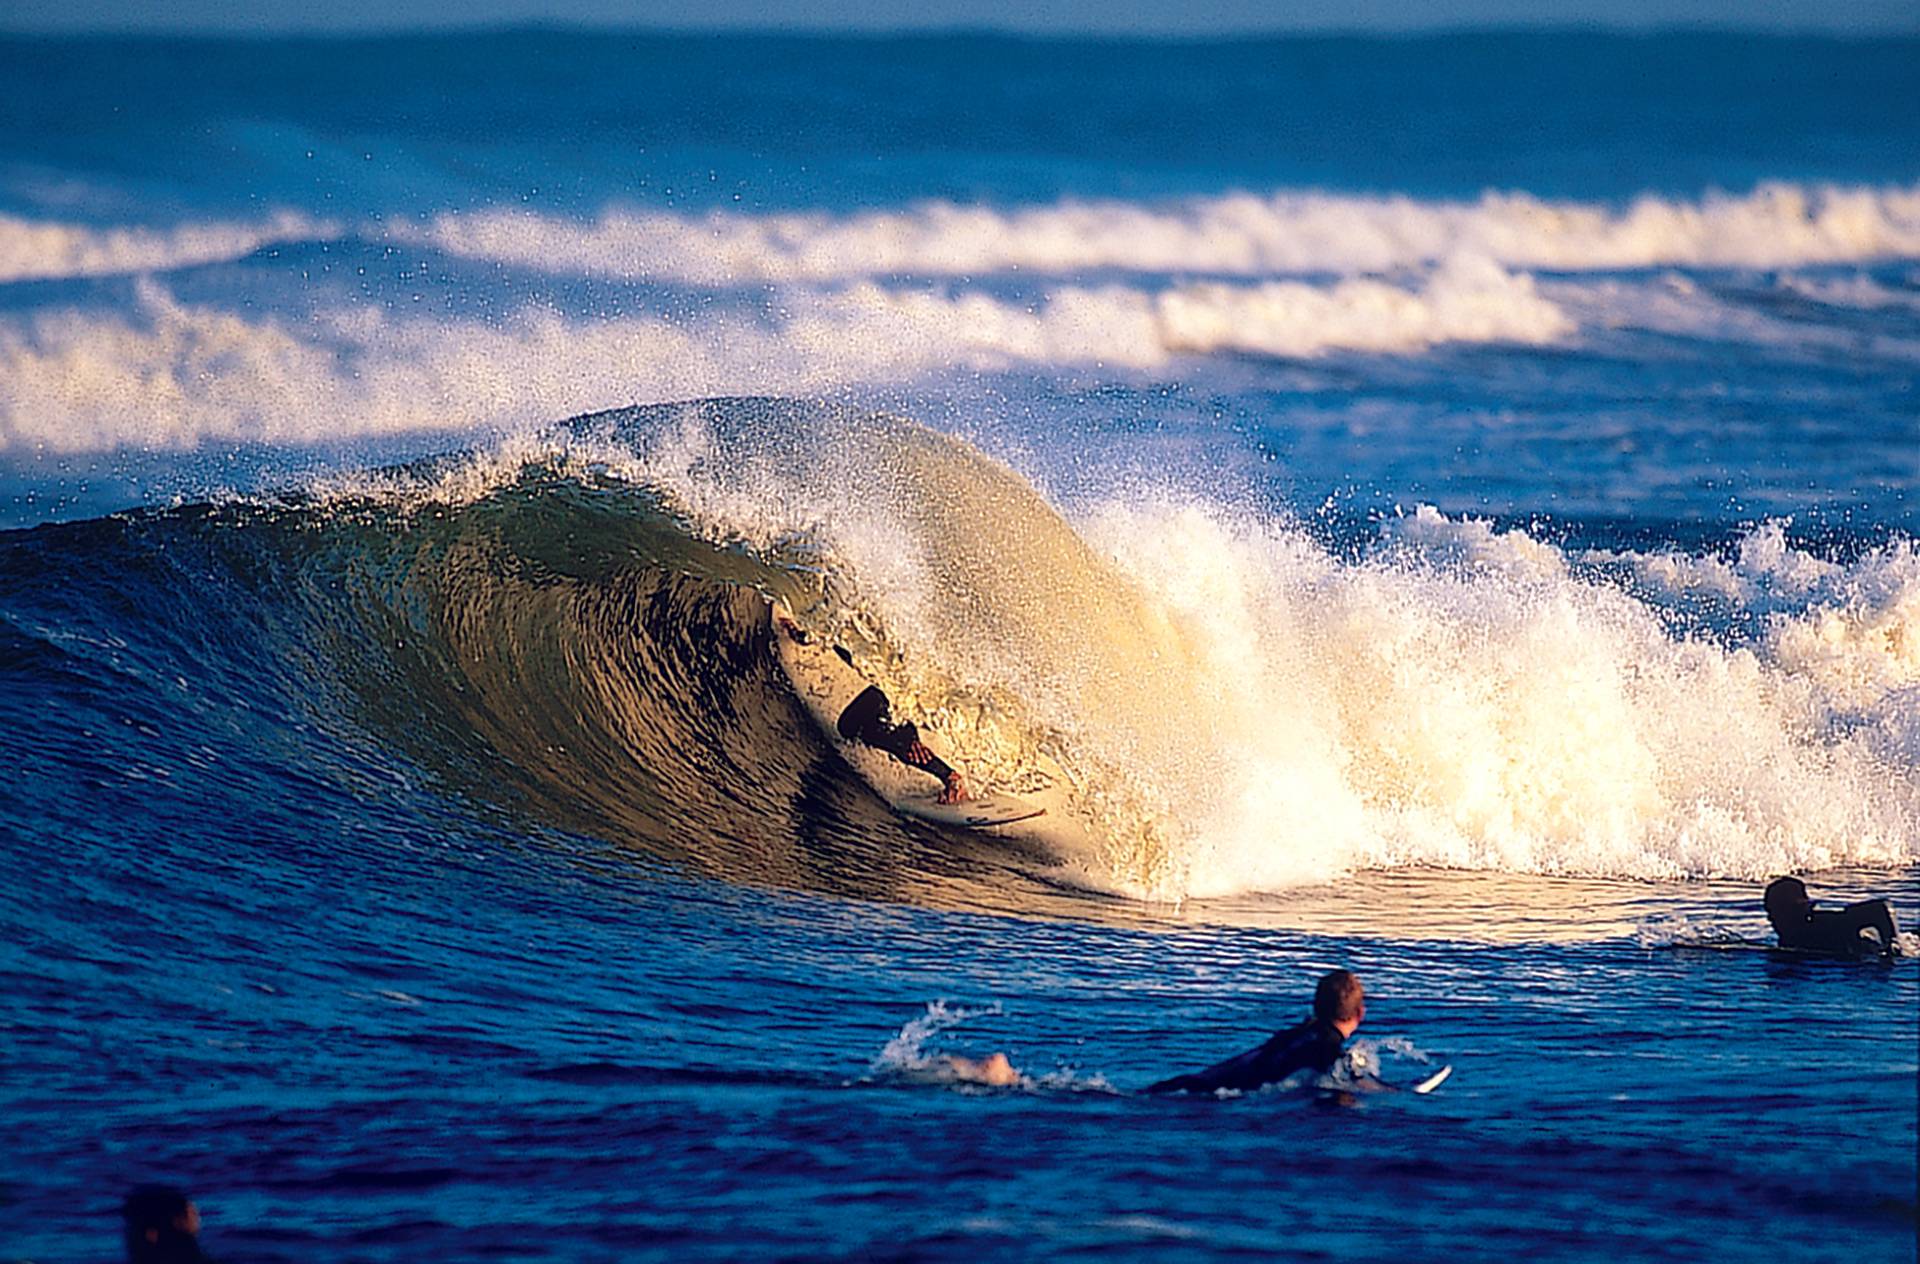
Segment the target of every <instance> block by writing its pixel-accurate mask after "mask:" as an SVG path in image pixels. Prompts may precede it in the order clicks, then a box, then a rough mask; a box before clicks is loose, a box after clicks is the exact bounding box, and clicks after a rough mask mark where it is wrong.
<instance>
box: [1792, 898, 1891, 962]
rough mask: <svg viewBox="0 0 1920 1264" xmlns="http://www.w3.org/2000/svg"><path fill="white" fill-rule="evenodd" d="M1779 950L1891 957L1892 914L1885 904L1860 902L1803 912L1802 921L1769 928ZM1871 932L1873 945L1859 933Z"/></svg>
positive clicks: (1849, 955) (1882, 902)
mask: <svg viewBox="0 0 1920 1264" xmlns="http://www.w3.org/2000/svg"><path fill="white" fill-rule="evenodd" d="M1773 929H1774V930H1775V931H1776V932H1778V933H1779V935H1780V946H1781V947H1782V948H1794V949H1798V950H1799V951H1801V952H1828V953H1833V954H1835V955H1836V956H1842V957H1873V956H1879V955H1881V954H1887V955H1891V954H1892V953H1893V940H1894V934H1895V932H1894V926H1893V910H1892V909H1890V908H1888V907H1887V902H1886V901H1885V900H1862V901H1861V902H1860V903H1858V904H1849V905H1847V907H1845V908H1843V909H1835V910H1831V911H1829V910H1824V909H1813V908H1810V909H1808V910H1807V916H1806V920H1805V921H1799V920H1791V921H1789V920H1784V919H1783V920H1780V921H1776V922H1774V924H1773ZM1863 930H1872V931H1874V932H1875V933H1876V934H1877V935H1879V939H1878V940H1877V941H1876V940H1874V939H1872V938H1870V937H1869V936H1866V935H1863V934H1861V933H1860V932H1861V931H1863Z"/></svg>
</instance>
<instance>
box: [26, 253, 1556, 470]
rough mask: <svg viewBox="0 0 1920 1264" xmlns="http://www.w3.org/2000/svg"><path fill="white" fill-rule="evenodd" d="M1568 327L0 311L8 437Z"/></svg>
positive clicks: (881, 303)
mask: <svg viewBox="0 0 1920 1264" xmlns="http://www.w3.org/2000/svg"><path fill="white" fill-rule="evenodd" d="M1570 327H1571V326H1570V323H1569V322H1568V321H1567V320H1566V318H1565V317H1564V316H1563V315H1561V314H1560V312H1559V311H1558V309H1556V308H1555V307H1554V306H1553V304H1551V303H1549V302H1547V301H1546V300H1544V299H1542V298H1540V297H1539V296H1538V295H1537V294H1536V293H1534V290H1533V286H1532V284H1531V282H1530V281H1529V280H1528V279H1527V278H1525V277H1514V276H1510V275H1508V274H1506V273H1504V272H1502V271H1500V270H1499V269H1497V268H1494V267H1492V266H1491V265H1462V266H1459V267H1455V268H1449V269H1445V270H1442V271H1441V272H1439V273H1437V274H1436V275H1435V276H1434V277H1432V278H1430V279H1429V280H1428V281H1427V282H1426V283H1425V284H1424V285H1422V286H1420V287H1418V288H1415V289H1409V290H1402V289H1398V288H1396V287H1393V286H1389V285H1386V284H1384V283H1382V282H1377V281H1348V282H1342V283H1340V284H1338V285H1335V286H1331V287H1321V288H1316V287H1312V286H1307V285H1304V284H1300V283H1296V282H1285V283H1279V282H1276V283H1270V284H1267V285H1262V286H1256V287H1246V288H1238V289H1236V288H1232V287H1226V286H1221V285H1205V286H1195V287H1187V288H1182V289H1176V290H1173V291H1167V292H1161V293H1153V292H1149V291H1143V290H1137V289H1130V288H1126V287H1121V286H1109V287H1104V288H1100V289H1081V288H1076V287H1067V288H1064V289H1062V290H1060V291H1057V292H1056V293H1054V294H1053V295H1051V296H1050V297H1049V299H1048V300H1047V301H1046V302H1045V303H1043V304H1040V305H1037V306H1035V307H1031V308H1029V307H1027V306H1024V305H1021V304H1016V303H1011V302H1006V301H1002V300H999V299H996V298H993V297H990V296H988V295H985V294H981V293H978V292H964V291H963V292H959V293H947V292H944V291H942V290H937V289H888V288H884V287H881V286H878V285H875V284H872V283H869V282H862V283H860V284H857V285H854V286H851V287H848V288H847V289H844V290H840V291H835V292H832V293H824V294H819V295H812V296H806V297H804V298H798V297H797V298H795V299H794V300H793V301H792V303H791V304H790V305H789V308H788V311H787V313H786V315H785V316H784V318H779V319H772V320H770V319H767V318H764V317H762V316H761V315H760V314H759V313H757V312H753V311H737V310H736V311H728V310H721V311H716V312H709V313H703V314H701V315H699V316H696V317H693V318H689V319H687V320H674V319H669V318H667V317H663V316H652V315H648V316H629V317H615V318H607V319H583V318H571V317H566V316H563V315H560V314H558V313H556V312H554V311H552V310H550V309H547V308H542V307H526V308H522V309H521V310H519V311H518V312H517V313H515V314H513V315H511V316H509V317H507V318H505V319H503V320H501V321H499V322H498V323H492V324H482V323H479V322H475V321H450V322H441V321H434V320H431V319H427V318H397V317H395V316H393V315H390V314H388V313H387V312H386V311H385V310H384V309H382V308H379V307H374V306H364V307H357V308H347V309H340V310H334V311H323V312H320V313H319V314H317V315H315V316H312V317H310V318H307V319H304V320H298V321H296V320H294V319H292V318H282V317H253V318H248V317H243V316H240V315H237V314H235V313H233V312H230V311H227V310H224V309H222V308H218V307H213V306H207V305H197V304H185V303H181V302H179V301H178V300H176V299H175V298H174V297H173V296H172V294H171V293H170V292H169V291H168V290H167V289H166V288H165V287H163V286H161V285H160V284H158V283H157V282H154V281H152V280H146V279H143V280H141V281H140V282H139V283H138V284H137V286H136V300H135V307H134V310H133V311H131V312H127V313H106V314H101V313H94V312H86V311H80V310H73V309H59V310H54V311H45V312H39V313H36V314H31V315H26V316H22V317H16V318H12V319H6V320H0V450H4V449H8V448H14V449H18V448H30V449H31V448H49V449H53V450H56V451H89V450H100V449H108V448H115V447H122V446H139V447H146V448H184V447H191V446H194V445H197V444H201V443H205V442H208V441H252V442H266V443H311V442H320V441H329V440H336V439H340V438H343V437H350V436H360V435H377V434H391V433H398V432H406V431H424V430H466V429H472V428H475V427H480V426H494V427H499V426H516V425H527V424H538V423H542V422H547V421H551V420H553V419H555V418H559V417H564V416H568V415H571V414H575V413H580V412H586V411H591V410H594V409H598V408H605V407H616V406H620V405H625V404H630V403H640V402H658V401H665V400H672V399H681V398H689V397H695V396H713V395H725V394H752V393H774V394H809V395H828V394H832V393H834V392H836V391H840V390H844V389H847V388H851V387H858V386H866V385H874V384H888V385H892V384H902V383H909V382H914V381H917V380H920V379H922V378H925V377H927V376H929V375H935V374H943V373H952V372H970V371H979V370H999V369H1005V368H1008V367H1012V366H1022V365H1035V364H1037V365H1057V364H1065V365H1089V366H1107V367H1109V368H1112V369H1114V370H1116V371H1121V372H1132V373H1141V372H1149V371H1153V370H1156V369H1160V368H1162V367H1164V366H1166V365H1167V364H1168V363H1169V362H1170V361H1171V360H1172V359H1173V358H1174V357H1176V356H1178V355H1183V354H1187V355H1193V354H1206V353H1212V352H1223V351H1224V352H1236V351H1254V352H1262V353H1267V354H1277V355H1292V356H1313V355H1319V354H1324V353H1326V352H1329V351H1334V350H1341V349H1351V350H1364V351H1376V352H1409V353H1410V352H1417V351H1419V350H1421V349H1424V348H1426V347H1429V346H1433V345H1435V344H1438V343H1444V342H1451V341H1514V342H1542V341H1549V340H1552V339H1554V338H1558V337H1560V336H1562V335H1564V334H1565V333H1566V332H1568V331H1569V329H1570Z"/></svg>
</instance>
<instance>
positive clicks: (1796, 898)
mask: <svg viewBox="0 0 1920 1264" xmlns="http://www.w3.org/2000/svg"><path fill="white" fill-rule="evenodd" d="M1763 902H1764V903H1765V904H1766V907H1767V920H1768V921H1770V922H1772V923H1773V925H1774V929H1776V930H1778V929H1779V928H1780V927H1781V926H1782V925H1792V924H1794V923H1796V922H1804V921H1806V920H1807V914H1808V913H1809V912H1811V911H1812V909H1813V901H1812V900H1811V899H1809V898H1808V896H1807V884H1806V883H1804V882H1802V881H1800V879H1798V878H1775V879H1774V880H1773V881H1772V882H1769V883H1768V884H1767V894H1766V896H1765V898H1764V901H1763Z"/></svg>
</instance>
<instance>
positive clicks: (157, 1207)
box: [120, 1185, 200, 1261]
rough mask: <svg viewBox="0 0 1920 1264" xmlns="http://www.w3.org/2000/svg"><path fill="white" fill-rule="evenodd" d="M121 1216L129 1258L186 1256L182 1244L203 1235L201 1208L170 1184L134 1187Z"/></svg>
mask: <svg viewBox="0 0 1920 1264" xmlns="http://www.w3.org/2000/svg"><path fill="white" fill-rule="evenodd" d="M120 1220H121V1223H122V1224H123V1225H124V1226H125V1228H126V1243H127V1258H128V1259H129V1260H136V1261H138V1260H172V1259H181V1258H185V1257H184V1256H183V1255H182V1251H183V1248H185V1247H186V1246H187V1245H189V1244H191V1243H192V1242H193V1241H194V1240H195V1239H196V1238H198V1237H199V1236H200V1209H199V1208H198V1207H195V1206H194V1205H193V1200H192V1199H191V1198H188V1197H187V1196H186V1194H185V1193H183V1192H182V1191H180V1190H177V1189H174V1188H173V1187H172V1186H170V1185H141V1186H138V1187H137V1188H135V1189H134V1191H133V1192H132V1193H130V1194H128V1195H127V1198H126V1201H125V1202H123V1203H121V1204H120ZM193 1258H195V1259H198V1258H199V1256H198V1255H197V1254H196V1255H194V1256H193Z"/></svg>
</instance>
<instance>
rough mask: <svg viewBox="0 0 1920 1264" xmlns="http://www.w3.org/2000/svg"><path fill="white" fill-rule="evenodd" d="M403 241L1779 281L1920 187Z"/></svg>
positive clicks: (636, 218)
mask: <svg viewBox="0 0 1920 1264" xmlns="http://www.w3.org/2000/svg"><path fill="white" fill-rule="evenodd" d="M387 231H388V232H389V233H391V234H392V235H394V236H395V237H397V238H401V239H406V240H419V241H424V242H428V243H431V244H432V245H434V246H437V247H438V248H440V249H441V250H444V251H446V252H448V253H451V254H455V255H461V256H465V257H470V258H478V259H491V260H497V261H501V262H507V263H512V264H516V265H518V266H522V267H528V268H535V269H540V270H543V271H549V272H558V273H568V274H579V275H597V276H619V277H648V278H653V279H656V280H671V281H684V282H691V283H695V284H709V285H730V284H740V283H746V282H753V281H778V282H793V281H801V282H822V281H834V280H845V279H848V278H854V277H871V276H885V275H897V274H923V275H939V276H981V275H988V274H997V273H1009V272H1029V273H1033V272H1038V273H1048V274H1061V273H1076V272H1085V271H1090V270H1095V269H1118V270H1130V271H1144V272H1169V273H1191V272H1209V273H1221V274H1228V275H1238V276H1271V275H1278V274H1291V273H1316V272H1339V273H1355V272H1369V273H1378V272H1386V271H1391V270H1395V269H1403V268H1410V267H1419V266H1424V265H1428V264H1433V263H1437V262H1441V261H1444V260H1446V259H1449V258H1452V257H1453V256H1455V255H1459V254H1465V255H1469V256H1474V257H1480V258H1485V259H1489V260H1492V261H1494V262H1496V263H1498V264H1500V265H1502V266H1504V267H1508V268H1525V269H1543V270H1552V271H1569V272H1578V271H1590V270H1595V269H1602V270H1615V269H1625V268H1648V267H1661V266H1687V267H1694V266H1698V267H1749V268H1778V267H1790V266H1800V265H1807V264H1819V263H1840V262H1856V261H1861V260H1869V259H1878V258H1913V257H1915V256H1920V186H1887V187H1879V188H1872V187H1860V186H1853V187H1846V186H1836V185H1802V184H1792V183H1785V182H1770V183H1765V184H1762V185H1759V186H1758V187H1756V188H1755V189H1754V190H1753V191H1752V192H1750V193H1747V194H1744V195H1728V194H1721V193H1708V194H1706V195H1704V196H1702V197H1700V198H1697V199H1694V200H1690V201H1689V200H1678V199H1668V198H1660V197H1654V196H1651V195H1649V196H1645V197H1641V198H1638V199H1636V200H1634V201H1633V202H1632V203H1630V204H1628V205H1626V206H1625V207H1613V206H1608V205H1605V204H1599V203H1583V202H1553V201H1546V200H1542V199H1539V198H1536V197H1533V196H1530V195H1528V194H1525V193H1492V192H1490V193H1487V194H1485V195H1484V196H1482V197H1481V198H1479V199H1478V200H1475V201H1461V202H1450V201H1420V200H1416V199H1412V198H1407V197H1354V196H1343V195H1335V194H1321V193H1294V192H1288V193H1278V194H1275V195H1272V196H1267V197H1262V196H1258V195H1254V194H1228V195H1225V196H1218V197H1203V198H1194V199H1190V200H1188V201H1184V202H1175V203H1167V204H1142V203H1130V202H1118V201H1066V202H1059V203H1055V204H1053V205H1050V206H1038V207H1031V208H1025V209H1017V210H1000V209H994V208H990V207H977V206H960V205H956V204H953V203H949V202H929V203H924V204H921V205H919V206H915V207H911V208H907V209H903V210H886V211H870V212H864V213H860V214H853V215H829V214H823V213H805V214H773V215H746V214H739V213H728V212H715V213H712V214H708V215H704V216H682V215H671V214H662V213H657V212H644V211H633V210H622V209H617V208H608V209H605V210H603V211H602V212H601V213H600V214H599V215H598V216H597V217H595V218H594V219H592V220H588V221H580V220H576V219H569V218H564V217H560V216H554V215H546V214H541V213H538V212H532V211H523V210H506V209H489V210H485V211H478V212H472V213H466V214H455V213H449V214H445V215H441V216H438V217H436V218H434V219H431V220H429V221H426V222H424V223H419V224H410V223H406V222H402V221H394V222H391V223H390V224H388V225H387Z"/></svg>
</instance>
